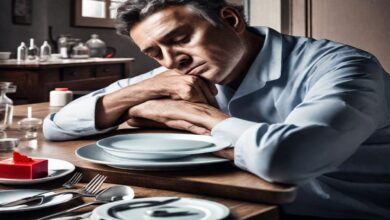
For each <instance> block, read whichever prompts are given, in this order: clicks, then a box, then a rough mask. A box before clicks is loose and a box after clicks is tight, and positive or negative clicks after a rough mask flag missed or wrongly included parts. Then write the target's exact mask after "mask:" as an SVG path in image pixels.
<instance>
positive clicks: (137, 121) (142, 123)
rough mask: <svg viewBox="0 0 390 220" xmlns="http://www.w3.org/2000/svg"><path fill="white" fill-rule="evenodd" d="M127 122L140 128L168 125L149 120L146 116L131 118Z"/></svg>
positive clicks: (164, 126)
mask: <svg viewBox="0 0 390 220" xmlns="http://www.w3.org/2000/svg"><path fill="white" fill-rule="evenodd" d="M126 122H127V124H128V125H130V126H132V127H139V128H166V127H167V126H166V125H165V124H163V123H159V122H157V121H153V120H149V119H146V118H130V119H128V120H127V121H126Z"/></svg>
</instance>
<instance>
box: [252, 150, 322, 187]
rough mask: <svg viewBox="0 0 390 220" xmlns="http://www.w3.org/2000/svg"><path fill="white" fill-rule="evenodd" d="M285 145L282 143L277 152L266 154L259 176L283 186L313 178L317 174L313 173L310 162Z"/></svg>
mask: <svg viewBox="0 0 390 220" xmlns="http://www.w3.org/2000/svg"><path fill="white" fill-rule="evenodd" d="M283 145H284V144H283V143H280V146H279V147H278V148H277V150H275V151H273V152H268V153H266V154H267V155H266V156H265V157H263V159H262V160H263V163H262V166H260V169H259V170H257V174H258V175H259V176H260V177H262V178H263V179H265V180H267V181H269V182H275V183H283V184H298V183H301V182H304V181H306V180H308V179H310V178H312V177H313V175H315V173H312V172H311V170H310V165H309V163H307V162H308V161H306V160H304V158H303V157H302V155H300V154H298V153H297V152H296V151H295V152H294V151H290V150H288V149H289V147H287V146H283ZM290 145H291V144H290Z"/></svg>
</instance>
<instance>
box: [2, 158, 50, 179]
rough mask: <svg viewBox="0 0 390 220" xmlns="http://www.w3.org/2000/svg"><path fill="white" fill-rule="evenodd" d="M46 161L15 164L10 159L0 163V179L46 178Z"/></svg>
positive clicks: (36, 160) (38, 160)
mask: <svg viewBox="0 0 390 220" xmlns="http://www.w3.org/2000/svg"><path fill="white" fill-rule="evenodd" d="M47 170H48V160H45V159H33V160H32V162H16V163H15V161H14V160H13V159H12V158H9V159H6V160H2V161H0V178H9V179H36V178H42V177H46V176H47Z"/></svg>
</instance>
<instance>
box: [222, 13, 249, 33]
mask: <svg viewBox="0 0 390 220" xmlns="http://www.w3.org/2000/svg"><path fill="white" fill-rule="evenodd" d="M220 17H221V19H222V21H223V22H224V23H225V24H226V25H227V26H229V27H231V28H233V29H234V30H235V31H236V32H237V33H239V34H240V33H243V32H244V31H245V29H246V24H245V21H244V19H243V17H242V16H241V15H240V13H239V12H238V11H237V10H236V9H235V8H233V7H230V6H225V7H223V8H222V9H221V11H220Z"/></svg>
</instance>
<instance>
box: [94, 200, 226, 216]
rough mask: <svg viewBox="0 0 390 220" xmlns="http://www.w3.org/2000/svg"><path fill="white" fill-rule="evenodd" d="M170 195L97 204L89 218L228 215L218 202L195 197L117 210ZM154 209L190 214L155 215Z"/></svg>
mask: <svg viewBox="0 0 390 220" xmlns="http://www.w3.org/2000/svg"><path fill="white" fill-rule="evenodd" d="M171 198H172V197H154V198H143V199H133V200H131V201H118V202H114V203H109V204H106V205H102V206H99V207H98V208H96V209H94V210H93V212H92V216H91V219H94V220H99V219H105V220H118V219H175V220H195V219H196V220H216V219H224V218H226V217H228V216H229V213H230V211H229V209H228V208H227V207H226V206H224V205H222V204H220V203H216V202H213V201H209V200H203V199H195V198H181V199H180V200H178V201H174V202H171V203H169V204H165V205H160V206H152V207H146V208H136V209H128V210H126V209H125V210H122V211H118V210H116V209H117V208H118V207H119V206H121V207H126V205H131V204H133V203H135V202H147V201H165V200H168V199H171ZM140 205H141V204H140ZM156 210H160V211H161V210H162V211H167V212H170V213H177V212H189V213H191V214H190V215H181V216H174V217H173V216H170V217H167V216H165V217H156V216H152V215H151V213H152V212H153V211H156Z"/></svg>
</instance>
